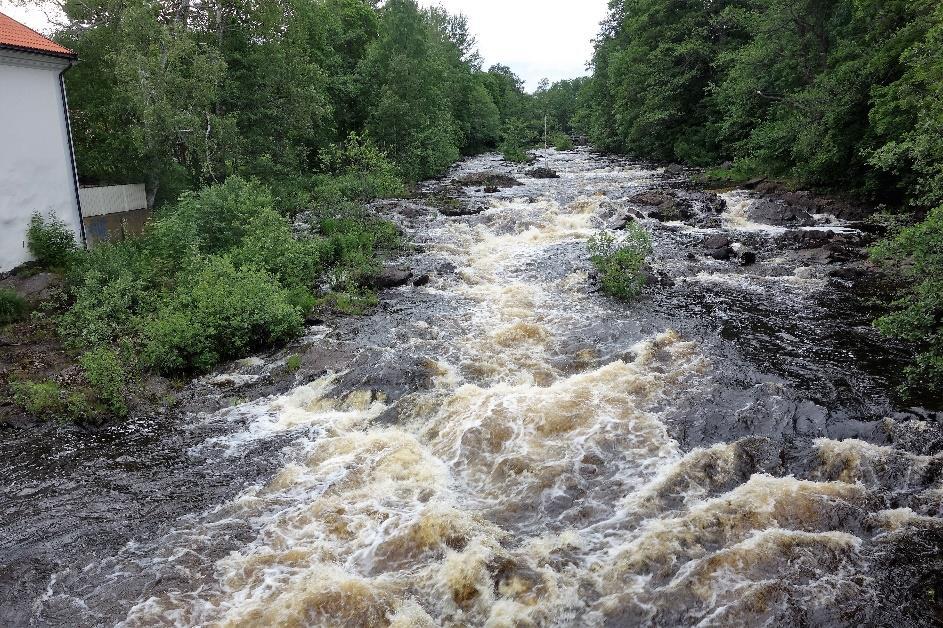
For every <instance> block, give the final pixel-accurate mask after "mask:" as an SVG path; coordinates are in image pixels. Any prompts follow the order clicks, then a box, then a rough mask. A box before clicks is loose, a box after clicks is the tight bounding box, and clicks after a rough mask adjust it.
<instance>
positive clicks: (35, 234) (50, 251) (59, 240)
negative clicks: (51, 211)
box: [26, 212, 75, 268]
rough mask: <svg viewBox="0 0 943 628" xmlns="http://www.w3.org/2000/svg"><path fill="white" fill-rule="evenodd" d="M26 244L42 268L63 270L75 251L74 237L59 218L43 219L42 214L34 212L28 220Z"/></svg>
mask: <svg viewBox="0 0 943 628" xmlns="http://www.w3.org/2000/svg"><path fill="white" fill-rule="evenodd" d="M26 244H27V246H28V247H29V251H30V253H32V254H33V256H34V257H35V258H36V261H38V262H39V263H40V264H41V265H42V266H43V267H45V268H63V267H65V266H66V265H67V264H68V262H69V258H70V257H71V255H72V253H73V252H74V251H75V236H73V234H72V231H71V230H70V229H69V228H68V227H67V226H66V224H65V223H64V222H62V221H61V220H60V219H59V218H57V217H55V216H50V217H49V218H48V219H47V218H43V215H42V214H40V213H39V212H36V213H34V214H33V216H32V217H31V218H30V221H29V228H28V229H27V230H26Z"/></svg>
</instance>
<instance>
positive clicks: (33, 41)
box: [0, 13, 75, 57]
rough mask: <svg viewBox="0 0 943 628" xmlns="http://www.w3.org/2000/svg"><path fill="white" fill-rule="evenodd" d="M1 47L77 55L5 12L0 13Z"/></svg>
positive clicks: (49, 53) (59, 54)
mask: <svg viewBox="0 0 943 628" xmlns="http://www.w3.org/2000/svg"><path fill="white" fill-rule="evenodd" d="M0 48H15V49H17V50H25V51H28V52H38V53H40V54H48V55H55V56H57V57H74V56H75V53H74V52H72V51H71V50H69V49H68V48H64V47H62V46H60V45H59V44H57V43H56V42H54V41H52V40H51V39H46V38H45V37H43V36H42V35H40V34H39V33H37V32H36V31H34V30H33V29H31V28H27V27H26V26H23V25H22V24H20V23H19V22H17V21H16V20H14V19H13V18H11V17H9V16H7V15H4V14H3V13H0Z"/></svg>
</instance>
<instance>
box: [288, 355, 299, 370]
mask: <svg viewBox="0 0 943 628" xmlns="http://www.w3.org/2000/svg"><path fill="white" fill-rule="evenodd" d="M300 368H301V356H300V355H290V356H288V359H287V360H285V369H286V370H287V371H288V372H289V373H297V372H298V370H299V369H300Z"/></svg>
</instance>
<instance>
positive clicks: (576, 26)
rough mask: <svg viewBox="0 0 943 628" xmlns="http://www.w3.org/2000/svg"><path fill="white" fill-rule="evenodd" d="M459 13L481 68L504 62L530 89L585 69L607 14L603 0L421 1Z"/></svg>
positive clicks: (584, 71)
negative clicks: (474, 44) (465, 20)
mask: <svg viewBox="0 0 943 628" xmlns="http://www.w3.org/2000/svg"><path fill="white" fill-rule="evenodd" d="M420 3H421V4H423V5H424V6H430V5H441V6H444V7H445V8H446V9H448V11H449V12H450V13H464V14H465V15H466V16H467V17H468V22H469V26H470V27H471V30H472V32H473V33H475V35H476V36H477V38H478V49H479V51H480V52H481V55H482V57H484V59H485V68H487V67H489V66H490V65H492V64H494V63H503V64H504V65H508V66H510V67H511V69H512V70H514V72H515V73H517V75H518V76H520V77H521V78H523V79H524V80H525V81H527V88H528V89H530V90H533V89H534V88H535V87H536V86H537V82H538V81H540V79H542V78H548V79H550V80H551V81H558V80H560V79H568V78H575V77H577V76H582V75H584V74H586V64H587V63H588V62H589V60H590V57H591V56H592V54H593V44H592V41H591V40H592V39H593V38H594V37H595V36H596V33H598V32H599V23H600V22H602V20H603V19H604V18H605V17H606V8H607V5H608V2H607V0H421V1H420Z"/></svg>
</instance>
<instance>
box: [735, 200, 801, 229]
mask: <svg viewBox="0 0 943 628" xmlns="http://www.w3.org/2000/svg"><path fill="white" fill-rule="evenodd" d="M747 218H749V219H750V220H752V221H753V222H759V223H762V224H765V225H773V226H777V227H810V226H812V225H814V224H815V219H814V218H812V215H811V214H809V213H808V212H807V211H805V210H804V209H802V208H800V207H789V206H786V205H782V204H780V203H774V202H772V201H760V202H758V203H754V204H753V206H752V207H750V209H748V210H747Z"/></svg>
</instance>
